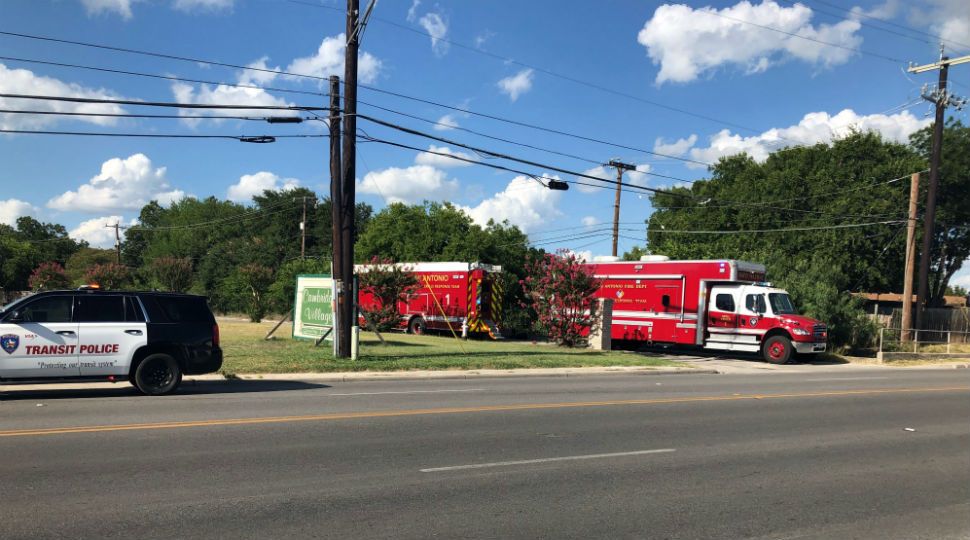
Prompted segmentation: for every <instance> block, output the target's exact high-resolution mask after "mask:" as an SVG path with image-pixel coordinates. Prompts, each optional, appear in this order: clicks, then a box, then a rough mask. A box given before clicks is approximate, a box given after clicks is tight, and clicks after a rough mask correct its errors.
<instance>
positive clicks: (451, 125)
mask: <svg viewBox="0 0 970 540" xmlns="http://www.w3.org/2000/svg"><path fill="white" fill-rule="evenodd" d="M456 127H458V120H455V115H453V114H446V115H444V116H442V117H441V118H439V119H438V123H437V124H435V125H434V128H435V130H436V131H448V130H449V129H455V128H456Z"/></svg>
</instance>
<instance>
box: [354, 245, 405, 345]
mask: <svg viewBox="0 0 970 540" xmlns="http://www.w3.org/2000/svg"><path fill="white" fill-rule="evenodd" d="M369 264H370V266H369V267H368V268H367V270H365V271H363V272H360V274H358V276H357V287H358V288H359V289H360V290H361V291H362V292H367V293H368V294H370V295H371V296H372V297H373V298H374V303H372V304H367V305H361V306H360V310H361V311H362V312H363V313H364V319H365V320H366V321H367V322H368V325H373V326H376V327H377V330H378V331H379V332H387V331H388V330H393V329H394V328H397V326H398V325H399V324H400V322H401V315H400V314H399V313H398V311H397V303H398V302H404V301H406V300H407V297H408V294H410V293H411V292H413V291H414V290H415V289H417V288H418V286H419V283H418V279H417V278H416V277H415V276H414V273H413V272H412V271H411V268H410V267H404V266H400V265H396V264H394V261H393V260H391V259H379V258H377V257H374V258H372V259H371V260H370V263H369Z"/></svg>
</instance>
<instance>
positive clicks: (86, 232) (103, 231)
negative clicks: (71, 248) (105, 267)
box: [67, 216, 124, 248]
mask: <svg viewBox="0 0 970 540" xmlns="http://www.w3.org/2000/svg"><path fill="white" fill-rule="evenodd" d="M115 223H124V219H122V217H121V216H104V217H98V218H94V219H89V220H87V221H82V222H81V223H79V224H78V226H77V227H74V228H73V229H71V230H70V231H69V232H68V233H67V234H68V236H70V237H71V238H73V239H75V240H84V241H85V242H87V243H88V244H91V247H96V248H109V247H112V246H114V245H115V230H114V227H109V225H111V226H113V225H114V224H115Z"/></svg>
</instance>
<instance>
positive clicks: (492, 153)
mask: <svg viewBox="0 0 970 540" xmlns="http://www.w3.org/2000/svg"><path fill="white" fill-rule="evenodd" d="M357 117H358V118H362V119H364V120H367V121H369V122H373V123H375V124H378V125H381V126H384V127H387V128H391V129H395V130H397V131H401V132H403V133H407V134H409V135H417V136H419V137H424V138H426V139H431V140H434V141H438V142H442V143H445V144H451V145H454V146H457V147H459V148H465V149H467V150H471V151H473V152H475V153H479V154H485V155H488V156H491V157H495V158H499V159H507V160H509V161H515V162H518V163H522V164H524V165H532V166H533V167H541V168H545V169H550V170H553V171H556V172H560V173H564V174H571V175H573V176H578V177H580V178H588V179H593V180H599V181H601V182H609V183H611V184H614V185H626V186H634V187H637V188H640V189H643V190H645V191H651V192H653V193H667V194H668V195H669V194H671V193H670V192H667V191H663V190H657V189H654V188H648V187H644V186H636V185H635V184H622V183H621V182H619V181H612V180H607V179H605V178H600V177H597V176H592V175H589V174H586V173H580V172H576V171H571V170H569V169H563V168H560V167H556V166H553V165H547V164H543V163H537V162H535V161H530V160H527V159H522V158H518V157H514V156H510V155H508V154H503V153H501V152H495V151H492V150H486V149H484V148H478V147H475V146H471V145H468V144H465V143H461V142H458V141H454V140H451V139H447V138H445V137H439V136H437V135H432V134H430V133H425V132H423V131H418V130H416V129H411V128H408V127H404V126H401V125H398V124H394V123H392V122H387V121H385V120H381V119H379V118H374V117H373V116H368V115H365V114H358V115H357ZM472 161H474V160H472ZM637 172H640V173H641V174H654V175H656V176H662V177H664V178H669V179H671V180H676V181H682V180H681V179H680V178H677V177H674V176H667V175H662V174H659V173H651V172H648V171H637Z"/></svg>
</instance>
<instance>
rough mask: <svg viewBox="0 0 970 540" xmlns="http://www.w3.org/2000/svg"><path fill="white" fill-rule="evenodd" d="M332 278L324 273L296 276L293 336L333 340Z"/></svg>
mask: <svg viewBox="0 0 970 540" xmlns="http://www.w3.org/2000/svg"><path fill="white" fill-rule="evenodd" d="M333 291H334V287H333V279H331V278H330V276H326V275H319V274H313V275H300V276H297V277H296V299H295V302H294V310H293V337H294V338H298V339H299V338H303V339H314V340H316V339H320V337H321V336H324V335H326V336H327V337H326V339H327V340H328V341H332V340H333V336H334V332H333V325H334V318H333V309H334V296H333Z"/></svg>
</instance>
